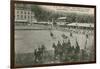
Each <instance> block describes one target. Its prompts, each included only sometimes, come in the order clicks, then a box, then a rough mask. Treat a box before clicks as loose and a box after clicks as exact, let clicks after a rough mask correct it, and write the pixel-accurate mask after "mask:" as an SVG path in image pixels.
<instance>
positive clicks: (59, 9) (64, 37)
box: [11, 2, 96, 67]
mask: <svg viewBox="0 0 100 69" xmlns="http://www.w3.org/2000/svg"><path fill="white" fill-rule="evenodd" d="M95 8H96V7H95V6H85V5H83V6H82V5H70V4H68V5H67V4H55V3H51V4H50V3H38V2H36V3H34V2H31V3H30V2H14V3H13V9H12V10H13V13H12V15H13V16H12V18H13V21H12V22H11V23H12V24H13V25H12V26H13V40H12V41H13V44H12V46H13V47H12V48H14V49H13V51H11V52H13V54H14V55H13V61H12V62H13V63H14V67H24V66H33V67H34V66H38V65H44V66H45V65H46V64H47V65H48V66H49V65H50V64H74V63H75V64H77V63H78V64H79V63H80V64H82V63H95V62H96V21H95V18H96V17H95V16H96V15H95V13H96V12H95V11H96V10H95Z"/></svg>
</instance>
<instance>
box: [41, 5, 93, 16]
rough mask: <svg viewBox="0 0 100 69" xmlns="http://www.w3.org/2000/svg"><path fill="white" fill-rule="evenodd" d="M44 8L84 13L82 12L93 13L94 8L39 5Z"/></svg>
mask: <svg viewBox="0 0 100 69" xmlns="http://www.w3.org/2000/svg"><path fill="white" fill-rule="evenodd" d="M40 7H42V8H43V9H45V10H49V11H54V12H66V13H67V12H74V13H84V14H94V8H84V7H69V6H49V5H47V6H46V5H40Z"/></svg>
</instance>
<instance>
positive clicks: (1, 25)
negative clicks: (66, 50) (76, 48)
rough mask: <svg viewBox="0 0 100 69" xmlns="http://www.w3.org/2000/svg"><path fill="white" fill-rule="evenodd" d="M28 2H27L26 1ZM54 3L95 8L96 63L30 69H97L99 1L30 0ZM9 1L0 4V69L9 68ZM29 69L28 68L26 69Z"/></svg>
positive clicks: (98, 62)
mask: <svg viewBox="0 0 100 69" xmlns="http://www.w3.org/2000/svg"><path fill="white" fill-rule="evenodd" d="M27 1H28V0H27ZM31 1H43V2H55V3H69V4H70V3H71V4H88V5H96V6H97V63H96V64H84V65H65V66H52V67H41V68H40V67H39V68H30V69H98V68H99V67H100V59H99V58H100V54H99V52H100V42H99V41H100V36H99V35H100V31H99V29H100V27H99V26H100V19H99V18H100V0H31ZM9 59H10V0H2V1H1V2H0V69H8V68H9V66H10V60H9ZM28 69H29V68H28Z"/></svg>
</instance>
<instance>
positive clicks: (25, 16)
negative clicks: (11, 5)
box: [15, 4, 36, 25]
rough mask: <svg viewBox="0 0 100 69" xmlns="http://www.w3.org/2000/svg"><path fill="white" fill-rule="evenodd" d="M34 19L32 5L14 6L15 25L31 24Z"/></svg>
mask: <svg viewBox="0 0 100 69" xmlns="http://www.w3.org/2000/svg"><path fill="white" fill-rule="evenodd" d="M34 21H36V19H35V18H34V12H33V11H32V5H30V4H15V24H17V25H21V24H22V25H26V24H31V23H33V22H34Z"/></svg>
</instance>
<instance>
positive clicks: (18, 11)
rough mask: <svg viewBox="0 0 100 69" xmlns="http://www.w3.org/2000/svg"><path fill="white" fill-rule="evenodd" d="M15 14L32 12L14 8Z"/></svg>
mask: <svg viewBox="0 0 100 69" xmlns="http://www.w3.org/2000/svg"><path fill="white" fill-rule="evenodd" d="M16 14H25V15H26V14H28V15H29V14H32V12H31V11H24V10H16Z"/></svg>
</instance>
